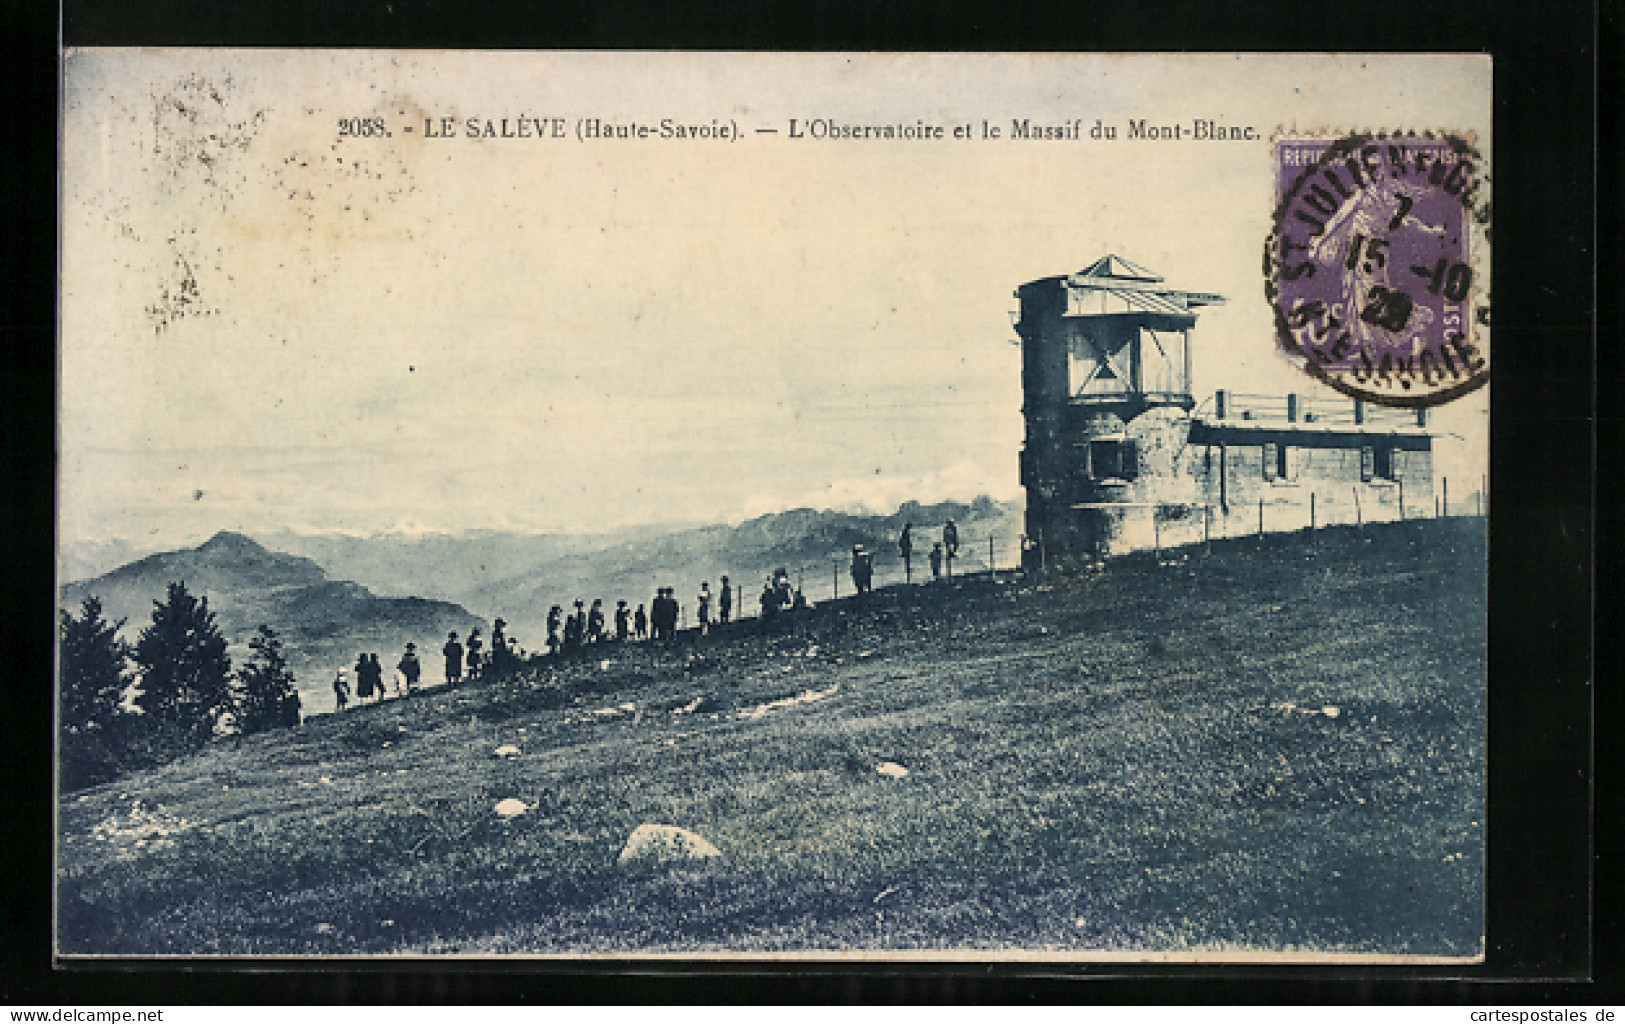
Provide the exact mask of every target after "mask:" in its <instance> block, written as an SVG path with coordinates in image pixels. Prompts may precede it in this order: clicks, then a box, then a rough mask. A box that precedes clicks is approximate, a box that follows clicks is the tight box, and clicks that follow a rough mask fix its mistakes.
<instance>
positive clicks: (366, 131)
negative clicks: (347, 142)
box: [339, 117, 389, 139]
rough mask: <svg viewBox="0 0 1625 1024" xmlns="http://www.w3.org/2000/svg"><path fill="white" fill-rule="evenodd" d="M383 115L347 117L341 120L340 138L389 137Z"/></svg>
mask: <svg viewBox="0 0 1625 1024" xmlns="http://www.w3.org/2000/svg"><path fill="white" fill-rule="evenodd" d="M388 136H389V129H388V128H386V127H384V119H383V118H381V117H346V118H343V119H342V120H340V121H339V138H341V139H342V138H358V139H360V138H387V137H388Z"/></svg>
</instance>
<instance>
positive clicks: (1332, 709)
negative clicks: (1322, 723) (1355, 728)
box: [1320, 704, 1343, 718]
mask: <svg viewBox="0 0 1625 1024" xmlns="http://www.w3.org/2000/svg"><path fill="white" fill-rule="evenodd" d="M1320 713H1321V714H1323V715H1325V716H1326V717H1327V718H1336V717H1337V716H1338V715H1341V714H1342V713H1343V712H1342V711H1341V710H1339V709H1338V708H1337V706H1336V705H1333V704H1328V705H1326V706H1325V707H1323V708H1321V709H1320Z"/></svg>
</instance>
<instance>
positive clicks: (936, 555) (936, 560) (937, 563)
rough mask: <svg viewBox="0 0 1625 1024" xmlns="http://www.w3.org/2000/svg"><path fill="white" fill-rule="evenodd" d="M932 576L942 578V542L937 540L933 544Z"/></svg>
mask: <svg viewBox="0 0 1625 1024" xmlns="http://www.w3.org/2000/svg"><path fill="white" fill-rule="evenodd" d="M931 578H932V579H934V580H938V579H941V578H942V542H941V541H937V542H936V543H935V544H933V545H931Z"/></svg>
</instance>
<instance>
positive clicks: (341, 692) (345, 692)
mask: <svg viewBox="0 0 1625 1024" xmlns="http://www.w3.org/2000/svg"><path fill="white" fill-rule="evenodd" d="M333 702H334V703H335V704H337V705H338V710H340V711H343V710H344V706H345V705H346V704H348V703H350V681H349V680H348V679H346V678H344V670H343V669H342V668H341V669H339V674H338V675H336V676H334V677H333Z"/></svg>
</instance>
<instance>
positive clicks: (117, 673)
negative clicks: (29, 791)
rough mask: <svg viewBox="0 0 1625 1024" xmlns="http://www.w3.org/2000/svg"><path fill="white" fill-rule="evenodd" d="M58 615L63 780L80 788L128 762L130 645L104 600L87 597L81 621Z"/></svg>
mask: <svg viewBox="0 0 1625 1024" xmlns="http://www.w3.org/2000/svg"><path fill="white" fill-rule="evenodd" d="M58 616H59V619H58V626H59V631H58V642H59V646H58V678H59V680H60V684H59V687H58V699H59V701H60V707H61V720H60V723H59V728H60V732H61V745H60V748H59V755H60V767H61V781H62V788H63V789H64V790H74V789H82V788H83V787H85V786H92V785H95V784H96V783H98V782H105V781H106V780H108V779H110V778H112V777H113V776H114V775H116V774H118V771H119V769H120V767H122V766H123V764H124V759H125V750H124V745H125V742H126V739H127V735H128V734H127V730H126V725H127V720H128V719H129V718H130V717H133V716H131V715H129V713H128V712H126V711H125V710H124V708H123V701H124V691H125V689H126V688H127V687H128V686H129V684H130V672H129V657H130V646H129V644H127V643H125V642H124V641H123V640H122V639H120V638H119V635H118V631H119V629H120V628H122V627H123V625H124V620H123V619H120V620H119V621H117V622H108V621H107V620H106V619H104V618H102V603H101V600H100V599H99V598H96V597H86V598H85V599H84V601H83V603H82V604H81V606H80V614H79V616H78V617H77V618H75V617H74V615H73V614H72V613H71V612H69V611H66V610H63V611H60V612H58Z"/></svg>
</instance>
